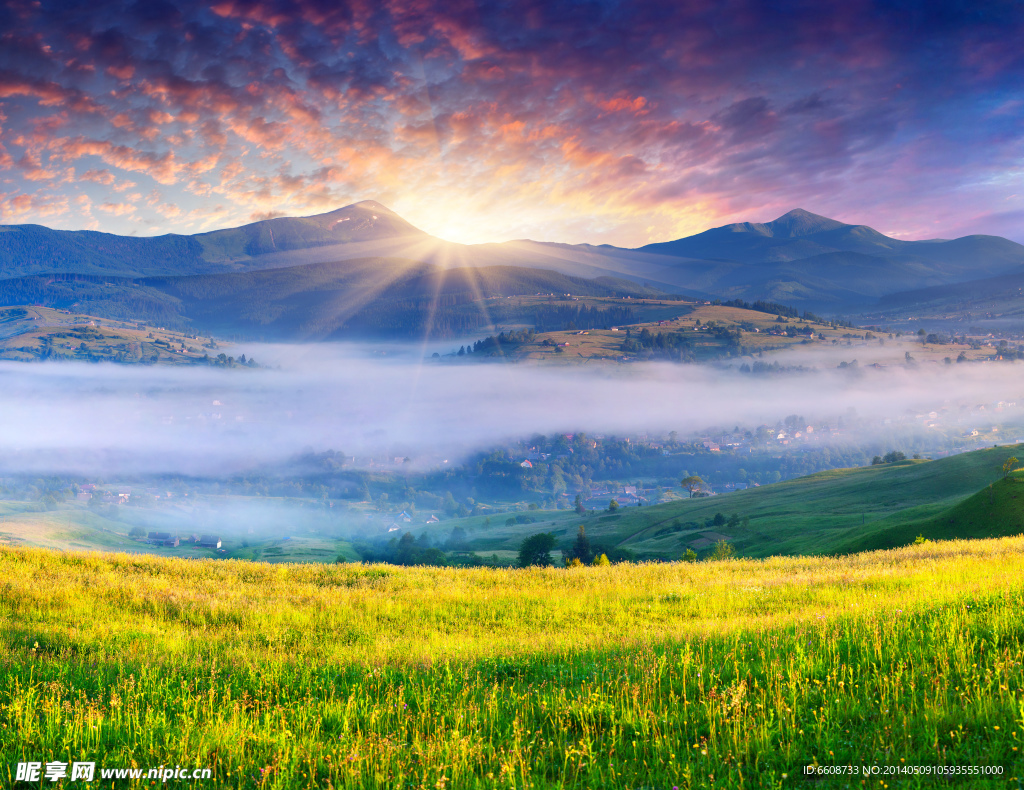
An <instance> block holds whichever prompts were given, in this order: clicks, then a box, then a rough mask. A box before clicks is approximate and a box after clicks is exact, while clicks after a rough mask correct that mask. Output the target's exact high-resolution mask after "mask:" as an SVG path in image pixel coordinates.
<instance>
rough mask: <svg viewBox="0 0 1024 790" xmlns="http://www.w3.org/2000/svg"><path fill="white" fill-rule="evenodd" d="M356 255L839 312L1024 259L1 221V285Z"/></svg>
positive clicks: (841, 245)
mask: <svg viewBox="0 0 1024 790" xmlns="http://www.w3.org/2000/svg"><path fill="white" fill-rule="evenodd" d="M365 258H387V259H402V260H404V261H406V262H416V263H423V264H434V265H437V266H440V267H442V268H449V269H479V268H483V267H494V266H512V267H517V268H531V269H544V270H549V271H554V272H559V273H561V274H563V275H566V276H571V277H581V278H586V279H594V278H597V277H615V278H620V279H625V280H631V281H633V282H634V283H638V284H640V286H641V287H643V286H647V285H650V286H653V287H655V288H659V289H661V290H666V291H674V292H678V293H683V294H686V295H690V296H694V297H699V298H711V297H715V296H720V297H723V298H727V299H733V298H740V299H745V300H748V301H753V300H757V299H766V300H770V301H775V302H783V303H789V304H794V305H798V306H800V307H803V308H805V309H811V310H815V311H819V312H820V311H825V312H837V311H843V312H851V311H859V310H863V309H867V308H868V307H870V306H873V305H874V304H875V303H876V301H877V300H878V299H879V298H882V297H886V296H888V295H890V294H893V293H897V292H909V291H916V290H918V289H922V288H929V287H935V286H949V285H952V284H957V283H962V282H965V281H970V280H975V279H978V278H991V277H997V276H1002V275H1006V274H1009V273H1011V272H1014V271H1016V270H1018V269H1021V268H1022V267H1024V246H1022V245H1020V244H1016V243H1014V242H1012V241H1009V240H1007V239H1003V238H999V237H997V236H965V237H963V238H959V239H952V240H943V239H931V240H928V241H903V240H900V239H894V238H890V237H889V236H885V235H884V234H882V233H879V232H878V231H876V230H874V229H873V228H869V227H868V226H866V225H848V224H845V223H843V222H839V221H838V220H834V219H830V218H828V217H823V216H820V215H818V214H813V213H811V212H809V211H805V210H803V209H794V210H793V211H790V212H788V213H787V214H784V215H783V216H781V217H779V218H778V219H775V220H772V221H771V222H764V223H758V222H740V223H735V224H731V225H725V226H723V227H720V228H712V229H710V230H706V231H704V232H702V233H698V234H695V235H693V236H688V237H686V238H682V239H676V240H674V241H667V242H661V243H657V244H648V245H646V246H643V247H639V248H637V249H625V248H621V247H613V246H610V245H600V246H594V245H590V244H559V243H550V242H537V241H531V240H528V239H521V240H517V241H510V242H505V243H501V244H472V245H467V244H456V243H452V242H446V241H443V240H441V239H438V238H435V237H433V236H431V235H429V234H427V233H425V232H423V231H422V230H419V229H418V228H416V227H414V226H413V225H411V224H409V223H408V222H406V221H405V220H404V219H402V218H401V217H400V216H399V215H398V214H396V213H394V212H393V211H391V210H390V209H388V208H386V207H385V206H382V205H381V204H380V203H377V202H374V201H363V202H361V203H354V204H352V205H350V206H346V207H344V208H340V209H337V210H336V211H331V212H328V213H326V214H319V215H316V216H311V217H279V218H275V219H267V220H262V221H260V222H254V223H251V224H248V225H244V226H242V227H238V228H228V229H224V230H217V231H211V232H208V233H200V234H196V235H192V236H184V235H174V234H171V235H166V236H157V237H152V238H135V237H125V236H116V235H113V234H109V233H97V232H94V231H55V230H50V229H49V228H44V227H42V226H39V225H16V226H0V280H2V279H3V278H11V277H23V276H26V275H33V274H77V275H101V276H107V277H110V276H115V277H127V278H132V279H135V278H140V277H153V276H162V277H167V276H182V275H201V274H202V275H207V274H220V273H230V272H236V273H244V272H253V271H260V270H268V269H284V268H290V267H295V266H303V265H313V264H323V263H332V262H339V261H344V260H352V259H365Z"/></svg>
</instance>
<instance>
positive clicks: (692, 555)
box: [683, 549, 697, 562]
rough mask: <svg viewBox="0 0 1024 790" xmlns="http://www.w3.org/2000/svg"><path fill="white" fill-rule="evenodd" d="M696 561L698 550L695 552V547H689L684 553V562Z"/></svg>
mask: <svg viewBox="0 0 1024 790" xmlns="http://www.w3.org/2000/svg"><path fill="white" fill-rule="evenodd" d="M696 561H697V552H695V551H694V550H693V549H687V550H686V554H684V555H683V562H696Z"/></svg>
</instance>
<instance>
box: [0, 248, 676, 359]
mask: <svg viewBox="0 0 1024 790" xmlns="http://www.w3.org/2000/svg"><path fill="white" fill-rule="evenodd" d="M536 293H544V294H548V293H552V294H566V293H572V294H575V295H579V296H633V297H639V296H663V295H664V294H663V293H662V292H659V291H655V290H653V289H650V288H643V287H641V286H637V285H636V284H635V283H632V282H629V281H626V280H618V279H615V278H610V277H601V278H597V279H593V280H587V279H584V278H579V277H570V276H567V275H564V274H560V273H558V272H552V271H545V270H542V269H530V268H516V267H508V266H489V267H481V268H464V269H445V268H443V267H439V266H434V265H431V264H421V263H410V262H409V261H407V260H402V259H393V258H359V259H353V260H346V261H338V262H334V263H319V264H307V265H304V266H292V267H288V268H282V269H267V270H263V271H256V272H239V273H227V274H211V275H190V276H185V277H148V278H138V279H131V278H122V277H102V276H96V275H76V274H62V275H49V276H41V275H34V276H29V277H19V278H10V279H6V280H0V304H42V305H45V306H47V307H57V308H61V309H74V310H79V311H81V312H86V313H91V314H95V315H102V316H106V317H110V318H121V319H136V320H147V321H150V322H152V323H155V324H157V325H160V326H167V327H171V328H175V329H186V328H188V329H191V330H197V331H200V332H203V333H208V332H209V333H215V334H218V335H222V336H223V335H234V336H239V337H245V338H250V339H261V340H286V339H287V340H327V339H339V338H343V337H351V336H372V337H393V338H411V337H419V338H421V337H425V336H431V337H435V338H438V337H440V338H444V337H453V336H459V335H464V334H467V333H470V332H475V331H484V330H486V331H490V330H491V329H492V328H493V327H494V326H495V325H500V324H504V325H505V326H506V327H507V326H508V325H509V324H516V325H522V324H523V323H530V315H528V313H529V311H531V310H535V309H536V308H534V307H527V308H526V313H524V312H523V310H522V309H521V308H519V307H518V305H516V304H515V303H511V302H510V303H509V304H506V303H505V302H504V301H502V302H499V303H498V304H494V305H491V306H489V307H485V306H483V305H481V303H480V300H481V299H485V298H488V297H507V296H514V295H523V294H536ZM563 304H564V303H563ZM524 319H525V320H524Z"/></svg>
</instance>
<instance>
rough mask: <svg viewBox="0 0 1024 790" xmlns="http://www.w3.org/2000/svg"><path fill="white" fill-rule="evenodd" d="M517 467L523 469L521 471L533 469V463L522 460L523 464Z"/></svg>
mask: <svg viewBox="0 0 1024 790" xmlns="http://www.w3.org/2000/svg"><path fill="white" fill-rule="evenodd" d="M519 465H520V466H521V467H523V469H533V463H532V462H531V461H530V459H529V458H524V459H523V462H522V463H521V464H519Z"/></svg>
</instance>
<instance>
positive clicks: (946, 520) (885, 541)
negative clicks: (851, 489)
mask: <svg viewBox="0 0 1024 790" xmlns="http://www.w3.org/2000/svg"><path fill="white" fill-rule="evenodd" d="M1022 484H1024V476H1021V474H1020V473H1017V474H1013V475H1011V476H1009V477H1007V478H1003V479H999V480H996V481H994V482H992V483H990V484H989V485H988V486H986V487H985V488H982V489H981V490H980V491H978V492H976V493H975V494H973V495H972V496H969V497H967V498H966V499H964V500H963V501H961V502H958V503H957V504H955V505H954V506H953V507H950V508H948V509H945V510H942V511H941V512H940V513H937V514H936V515H934V516H930V517H925V518H919V519H914V520H910V521H907V520H905V519H892V518H887V519H883V520H881V521H879V522H877V523H875V524H872V525H871V529H870V530H867V531H865V533H864V534H860V535H857V536H856V537H854V538H852V539H851V540H849V541H848V542H847V543H845V544H843V545H842V546H841V551H844V552H856V551H872V550H874V549H886V548H892V547H894V546H903V545H906V544H908V543H911V542H913V541H914V539H915V538H916V537H917V536H919V535H920V536H922V537H924V538H927V539H929V540H949V539H952V538H959V537H972V538H990V537H998V536H1002V535H1020V534H1024V485H1022Z"/></svg>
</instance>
